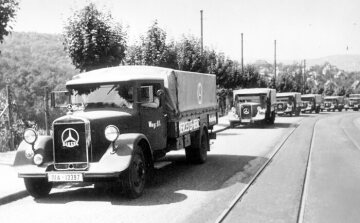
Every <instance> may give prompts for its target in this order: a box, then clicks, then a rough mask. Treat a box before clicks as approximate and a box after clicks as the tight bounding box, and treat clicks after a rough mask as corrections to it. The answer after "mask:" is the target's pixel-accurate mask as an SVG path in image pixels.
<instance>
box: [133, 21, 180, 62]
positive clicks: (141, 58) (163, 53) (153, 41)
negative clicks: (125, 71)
mask: <svg viewBox="0 0 360 223" xmlns="http://www.w3.org/2000/svg"><path fill="white" fill-rule="evenodd" d="M127 63H128V64H133V65H152V66H161V67H168V68H176V67H177V64H176V49H175V46H174V43H173V42H170V43H169V44H167V43H166V32H165V31H164V30H163V29H161V28H160V27H159V26H158V23H157V21H155V22H154V23H153V24H152V26H151V27H150V28H149V30H148V31H147V33H146V35H145V36H142V37H141V40H140V43H137V44H135V45H133V46H131V47H130V48H129V50H128V55H127Z"/></svg>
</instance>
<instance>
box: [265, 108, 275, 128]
mask: <svg viewBox="0 0 360 223" xmlns="http://www.w3.org/2000/svg"><path fill="white" fill-rule="evenodd" d="M266 122H267V123H268V124H270V125H272V124H274V123H275V112H274V111H273V112H271V113H270V117H269V118H268V119H267V120H266Z"/></svg>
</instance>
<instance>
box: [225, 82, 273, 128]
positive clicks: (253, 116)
mask: <svg viewBox="0 0 360 223" xmlns="http://www.w3.org/2000/svg"><path fill="white" fill-rule="evenodd" d="M233 95H234V107H232V108H231V111H230V112H229V114H228V118H229V122H230V127H234V126H235V125H237V124H249V123H254V122H265V123H268V124H274V122H275V106H276V90H275V89H270V88H249V89H240V90H234V91H233Z"/></svg>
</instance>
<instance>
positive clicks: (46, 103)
mask: <svg viewBox="0 0 360 223" xmlns="http://www.w3.org/2000/svg"><path fill="white" fill-rule="evenodd" d="M44 95H45V97H44V106H45V129H46V135H50V129H49V92H48V88H47V87H45V89H44Z"/></svg>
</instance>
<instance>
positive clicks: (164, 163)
mask: <svg viewBox="0 0 360 223" xmlns="http://www.w3.org/2000/svg"><path fill="white" fill-rule="evenodd" d="M170 164H172V162H170V161H159V162H155V163H154V169H157V170H158V169H161V168H163V167H166V166H168V165H170Z"/></svg>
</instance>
